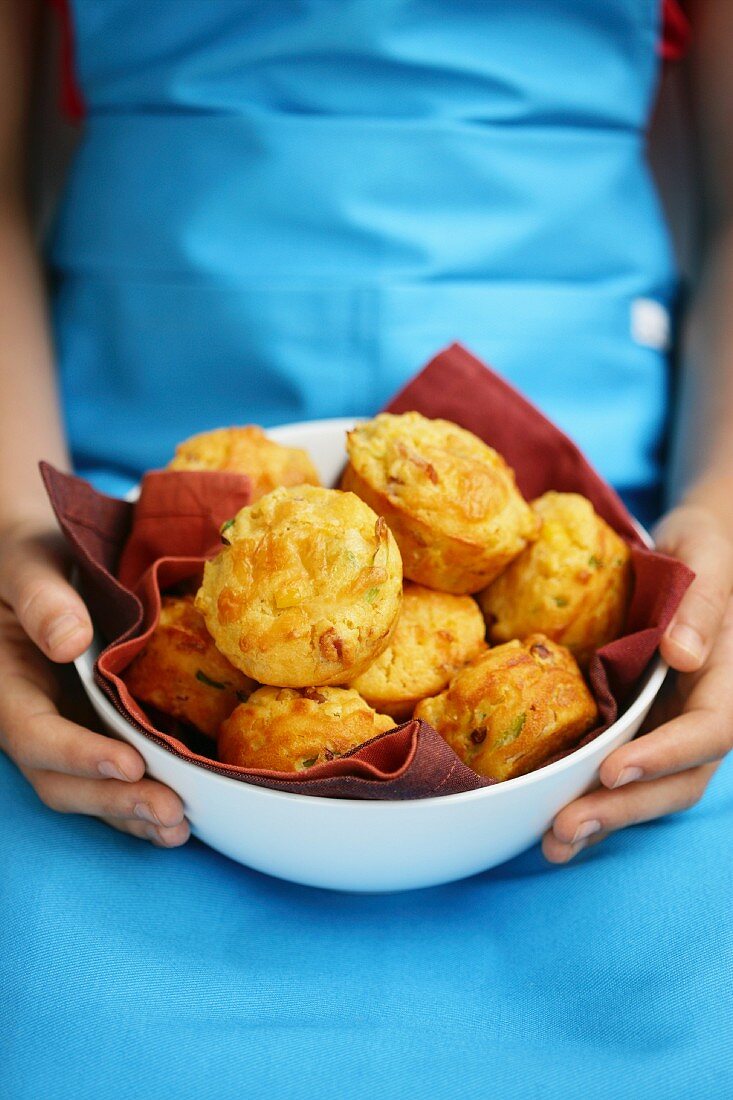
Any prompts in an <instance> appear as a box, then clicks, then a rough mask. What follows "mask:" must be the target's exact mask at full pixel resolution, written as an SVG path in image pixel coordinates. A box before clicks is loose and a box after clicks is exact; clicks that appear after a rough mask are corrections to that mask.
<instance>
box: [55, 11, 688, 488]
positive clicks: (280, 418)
mask: <svg viewBox="0 0 733 1100" xmlns="http://www.w3.org/2000/svg"><path fill="white" fill-rule="evenodd" d="M72 6H73V10H74V15H75V31H76V44H77V65H78V72H79V76H80V80H81V86H82V91H83V94H84V96H85V100H86V105H87V118H86V123H85V126H84V133H83V138H82V143H81V147H80V149H79V151H78V153H77V155H76V159H75V162H74V165H73V167H72V170H71V173H70V178H69V180H68V184H67V187H66V191H65V196H64V201H63V204H62V209H61V212H60V216H59V218H58V221H57V224H56V227H55V232H54V234H53V238H52V240H51V242H50V248H49V254H50V261H51V264H52V267H53V269H54V271H55V274H56V279H57V288H56V295H55V332H56V340H57V348H58V358H59V364H60V369H61V377H62V384H63V403H64V408H65V410H66V415H67V419H68V431H69V435H70V438H71V442H72V446H73V451H74V457H75V460H76V463H77V466H78V467H79V468H80V469H81V470H82V471H83V472H84V473H89V474H91V475H93V476H96V477H97V478H99V476H100V475H101V474H105V475H106V481H105V482H104V483H105V484H108V485H114V484H115V482H114V481H112V480H110V475H115V476H116V479H117V481H118V482H119V484H120V485H124V484H129V482H130V480H132V479H134V478H137V476H138V475H139V473H140V471H141V470H143V469H145V468H146V467H150V466H155V465H160V464H163V463H165V462H166V461H167V459H168V458H169V457H170V455H171V453H172V450H173V447H174V445H175V443H176V442H177V441H178V440H180V439H182V438H184V437H185V436H187V435H189V434H191V433H192V432H195V431H200V430H202V429H205V428H209V427H214V426H218V425H221V424H229V423H232V422H236V421H242V420H245V421H254V422H259V423H262V424H265V425H271V424H275V423H282V422H286V421H293V420H300V419H308V418H311V417H321V416H346V415H351V414H365V413H370V412H374V411H376V409H377V408H378V407H379V406H380V405H381V404H382V403H383V402H384V401H385V399H386V398H388V397H389V396H390V395H391V394H392V393H394V391H395V390H396V389H397V388H398V387H399V386H401V385H402V384H403V383H404V382H405V381H406V379H407V378H408V377H409V376H410V375H412V374H413V373H414V372H415V371H417V370H418V369H419V367H420V366H421V365H422V364H423V363H424V362H425V360H426V359H427V358H428V357H430V356H431V355H432V354H434V353H435V352H436V351H438V350H439V349H440V348H441V347H442V346H444V345H445V344H447V343H450V342H451V341H452V340H455V339H458V340H461V341H462V342H463V343H465V344H466V345H467V346H468V347H469V348H470V349H471V350H472V351H474V352H475V353H476V354H478V355H479V356H481V357H483V358H485V359H486V360H488V361H489V362H490V363H491V364H492V365H493V366H494V367H495V368H496V369H497V370H499V372H500V373H503V374H504V375H505V376H507V377H508V378H510V379H511V380H512V381H513V382H514V383H515V384H516V385H518V386H519V387H520V388H521V389H522V390H523V391H524V392H525V393H527V394H528V395H529V396H530V397H531V398H533V399H534V400H535V401H536V402H538V403H539V404H540V406H541V407H542V408H543V409H544V410H545V411H546V412H547V413H548V414H549V415H550V416H551V417H553V418H554V419H555V420H556V421H557V422H558V423H559V424H560V425H561V426H562V427H563V428H565V429H566V430H567V431H568V432H570V434H572V435H573V436H574V437H575V439H576V440H577V442H578V443H579V444H580V445H581V447H582V448H584V450H585V451H586V452H587V453H588V455H589V457H590V458H591V460H592V461H593V462H594V463H595V464H596V465H597V466H598V467H599V469H600V470H601V471H602V472H603V473H604V474H605V475H606V476H607V477H608V478H610V479H611V480H612V481H613V482H614V483H615V484H616V485H617V486H618V487H619V488H621V489H622V490H628V491H633V490H639V489H640V488H643V487H649V486H653V485H654V484H656V483H657V482H658V480H659V476H660V470H659V456H658V448H659V442H660V438H661V434H662V425H663V419H664V414H665V397H666V395H665V390H666V382H665V368H666V364H665V356H664V350H663V344H664V328H665V323H666V321H665V319H666V317H667V314H668V310H669V306H670V302H671V299H672V296H673V294H674V287H675V275H674V269H673V264H672V259H671V255H670V249H669V244H668V240H667V237H666V234H665V230H664V228H663V224H662V219H661V217H660V212H659V209H658V206H657V201H656V197H655V194H654V192H653V189H652V186H651V183H650V179H649V174H648V171H647V167H646V164H645V160H644V128H645V125H646V120H647V115H648V112H649V108H650V100H651V97H652V96H653V94H654V91H655V82H656V76H657V60H656V52H655V48H656V41H657V36H658V33H659V27H658V10H657V8H658V0H612V2H609V3H607V4H603V5H599V3H598V0H523V2H522V3H521V4H518V3H517V0H485V2H481V0H444V2H441V0H309V2H305V0H303V2H295V0H282V2H274V0H271V2H269V3H267V2H265V3H255V2H243V0H157V2H154V3H142V2H141V0H74V2H73V5H72ZM640 310H641V313H639V311H640ZM644 311H646V313H645V312H644ZM650 311H651V316H652V319H653V318H654V317H657V322H658V323H657V324H656V326H655V324H652V325H649V324H645V323H644V317H645V316H647V315H649V314H650ZM639 316H640V317H641V324H640V323H639ZM660 318H661V327H660Z"/></svg>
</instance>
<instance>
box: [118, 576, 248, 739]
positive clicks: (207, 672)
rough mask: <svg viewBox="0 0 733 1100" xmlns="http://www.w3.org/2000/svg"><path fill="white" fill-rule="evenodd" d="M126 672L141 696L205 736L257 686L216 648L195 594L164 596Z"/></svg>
mask: <svg viewBox="0 0 733 1100" xmlns="http://www.w3.org/2000/svg"><path fill="white" fill-rule="evenodd" d="M124 678H125V683H126V684H127V687H128V689H129V691H130V693H131V694H132V695H133V696H134V697H135V698H136V699H138V700H139V701H140V702H142V703H148V704H150V705H151V706H154V707H157V709H158V710H160V711H162V712H163V713H164V714H170V715H172V716H173V717H174V718H179V719H182V720H183V721H186V722H189V723H190V724H191V725H192V726H195V727H196V729H198V730H200V731H201V732H202V733H205V734H207V735H208V736H209V737H216V735H217V733H218V732H219V726H220V725H221V723H222V722H223V720H224V719H225V718H226V717H227V716H228V715H229V714H231V712H232V710H233V709H234V707H236V706H237V705H238V704H239V703H241V702H243V701H244V700H245V699H246V698H247V696H248V695H249V694H250V692H252V691H253V690H254V689H255V687H256V686H257V685H256V684H255V683H254V681H253V680H251V679H250V678H249V677H247V676H245V675H244V674H243V673H242V672H240V671H239V670H238V669H236V668H234V667H233V665H231V664H230V662H229V661H228V660H227V659H226V657H224V656H223V655H222V654H221V653H219V651H218V649H217V648H216V646H215V645H214V639H213V638H212V637H211V635H210V634H209V632H208V630H207V629H206V624H205V623H204V620H203V616H202V615H201V613H200V612H199V611H197V610H196V608H195V607H194V605H193V596H163V599H162V605H161V609H160V617H159V619H158V623H157V625H156V627H155V630H154V631H153V633H152V634H151V636H150V638H149V640H148V642H147V645H146V646H145V648H144V649H143V650H142V652H141V653H139V654H138V655H137V657H136V658H135V659H134V661H132V663H131V664H130V665H129V666H128V668H127V670H126V671H125V674H124Z"/></svg>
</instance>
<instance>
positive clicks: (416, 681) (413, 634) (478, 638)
mask: <svg viewBox="0 0 733 1100" xmlns="http://www.w3.org/2000/svg"><path fill="white" fill-rule="evenodd" d="M484 633H485V627H484V618H483V615H482V614H481V610H480V608H479V606H478V604H477V603H476V601H475V600H474V599H472V598H471V596H454V595H452V594H450V593H448V592H434V591H433V590H432V589H430V588H423V586H422V585H420V584H411V583H410V582H409V581H408V582H407V583H406V584H405V587H404V591H403V594H402V610H401V611H400V617H399V619H398V620H397V627H396V629H395V632H394V634H393V635H392V641H391V642H390V643H389V645H388V646H387V648H386V649H385V651H384V653H382V655H381V656H380V657H377V659H376V661H375V662H374V664H372V665H370V666H369V668H368V669H367V670H366V672H362V674H361V676H359V678H358V679H357V680H354V681H353V682H352V684H351V686H352V687H353V688H356V690H357V691H358V692H359V694H360V695H361V696H363V698H364V699H366V701H367V703H369V706H371V707H374V709H375V710H378V711H380V713H382V714H391V715H392V717H393V718H396V719H397V720H398V721H404V720H405V719H406V718H409V717H410V715H411V714H412V712H413V710H414V709H415V706H416V704H417V703H419V702H420V700H421V699H425V698H426V696H428V695H437V693H438V692H439V691H442V690H443V688H445V687H447V685H448V681H449V680H450V678H451V676H452V675H453V674H454V672H456V671H457V670H458V669H459V668H460V667H461V665H464V664H465V663H466V662H467V661H470V660H471V658H472V657H475V656H476V655H477V654H478V653H480V652H481V651H482V650H483V649H485V648H486V643H485V641H484Z"/></svg>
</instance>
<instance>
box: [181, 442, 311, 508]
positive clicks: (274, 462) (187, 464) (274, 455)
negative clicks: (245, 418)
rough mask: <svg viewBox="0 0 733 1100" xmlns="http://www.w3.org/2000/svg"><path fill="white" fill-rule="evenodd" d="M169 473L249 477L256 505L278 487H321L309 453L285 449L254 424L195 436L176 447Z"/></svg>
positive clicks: (294, 448) (290, 448) (289, 448)
mask: <svg viewBox="0 0 733 1100" xmlns="http://www.w3.org/2000/svg"><path fill="white" fill-rule="evenodd" d="M168 469H169V470H230V471H232V472H233V473H239V474H247V476H248V477H249V479H250V481H251V485H252V500H251V502H250V503H254V502H255V501H256V500H259V499H260V497H263V496H265V494H266V493H270V492H272V490H273V489H276V488H277V487H278V486H279V485H285V486H288V485H320V484H321V482H320V479H319V477H318V473H317V472H316V468H315V466H314V465H313V463H312V462H311V460H310V457H309V456H308V454H307V452H306V451H302V450H300V448H298V447H283V446H282V444H280V443H275V441H274V440H273V439H268V438H267V436H266V435H265V433H264V432H263V431H262V429H261V428H258V427H256V426H255V425H253V424H250V425H248V426H247V427H245V428H216V429H215V430H214V431H211V432H202V433H201V434H200V435H192V436H191V438H190V439H185V440H184V441H183V443H179V444H178V446H177V447H176V453H175V457H174V458H173V459H172V460H171V461H170V462H169V463H168Z"/></svg>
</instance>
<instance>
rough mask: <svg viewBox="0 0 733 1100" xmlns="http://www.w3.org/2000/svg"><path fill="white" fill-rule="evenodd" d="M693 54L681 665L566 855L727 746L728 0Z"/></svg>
mask: <svg viewBox="0 0 733 1100" xmlns="http://www.w3.org/2000/svg"><path fill="white" fill-rule="evenodd" d="M695 14H696V16H697V17H698V19H699V22H698V28H697V41H696V47H695V50H694V53H693V56H692V58H691V77H692V90H693V96H694V104H695V114H696V125H697V137H698V141H699V148H700V154H701V156H700V159H701V166H702V168H703V170H704V177H705V179H704V183H705V192H706V195H705V197H706V203H707V214H708V217H707V225H706V229H707V247H706V250H705V255H704V257H703V271H702V277H701V279H700V287H699V292H698V294H697V297H696V299H695V301H694V303H693V307H692V310H691V313H690V317H689V322H688V330H689V331H688V344H689V348H688V354H687V356H686V361H685V377H684V378H683V382H682V387H681V394H680V401H679V411H678V415H677V418H676V422H675V432H674V441H673V442H674V447H673V455H674V458H673V473H674V482H675V483H676V494H675V495H676V499H677V501H678V503H677V504H676V506H675V507H674V508H673V509H672V511H670V512H669V513H668V514H667V515H666V516H665V517H664V518H663V519H662V521H661V522H660V524H659V525H658V527H657V530H656V532H655V537H656V541H657V545H658V546H659V548H660V549H661V550H664V551H666V552H667V553H669V554H672V555H674V556H675V557H678V558H681V559H682V560H683V561H685V562H687V564H688V565H690V566H691V568H692V569H693V570H694V571H695V573H696V574H697V576H696V579H695V581H694V582H693V584H692V585H691V587H690V589H689V591H688V592H687V594H686V596H685V598H684V600H683V602H682V604H681V605H680V608H679V610H678V612H677V614H676V616H675V619H674V621H673V622H672V623H671V624H670V627H669V629H668V630H667V632H666V635H665V637H664V639H663V641H662V646H661V651H662V655H663V656H664V657H665V659H666V660H667V661H668V662H669V664H670V665H671V667H672V669H674V670H676V671H677V676H676V678H675V680H674V682H673V693H668V694H667V696H666V697H665V699H664V700H663V701H661V702H660V703H659V704H658V705H657V706H656V707H655V708H654V710H653V712H652V715H651V716H650V721H649V722H648V723H647V728H648V729H649V730H650V731H651V732H648V733H647V734H646V735H645V736H643V737H640V738H637V739H636V740H635V741H632V742H630V743H629V744H628V745H624V746H622V747H621V748H620V749H617V750H616V751H615V752H613V753H611V755H610V756H609V757H608V758H607V759H606V760H605V761H604V763H603V765H602V767H601V774H600V778H601V784H602V785H601V787H600V789H599V790H597V791H594V792H593V793H591V794H589V795H586V796H584V797H583V798H580V799H578V800H577V801H575V802H573V803H571V804H570V805H569V806H566V807H565V809H563V810H562V811H561V812H560V813H559V814H558V816H557V818H556V819H555V821H554V823H553V826H552V829H551V830H550V831H549V832H548V833H547V834H546V835H545V838H544V841H543V850H544V852H545V855H546V856H547V858H548V859H549V860H550V861H552V862H555V863H565V862H567V861H568V860H569V859H572V857H573V856H574V855H576V854H577V852H578V851H580V850H581V849H582V848H584V847H586V846H587V845H589V844H595V843H597V842H598V841H600V840H603V839H604V838H605V837H606V836H608V834H609V833H611V832H614V831H615V830H616V829H620V828H623V827H624V826H626V825H630V824H634V823H636V822H640V821H649V820H651V819H653V818H655V817H660V816H662V815H664V814H668V813H673V812H675V811H677V810H682V809H686V808H688V807H689V806H692V805H694V803H696V802H697V801H698V800H699V799H700V798H701V797H702V795H703V793H704V791H705V789H706V787H707V784H708V782H709V781H710V778H711V776H712V775H713V773H714V772H715V770H716V769H717V767H718V764H719V763H720V761H721V759H722V758H723V757H724V756H725V755H726V753H727V752H729V751H730V749H731V748H732V747H733V684H732V683H731V676H730V670H731V668H732V667H733V601H732V600H731V588H732V586H733V309H732V308H731V307H732V306H733V5H731V4H727V3H726V4H721V3H717V2H716V0H712V2H711V0H703V2H700V3H698V5H697V7H696V9H695Z"/></svg>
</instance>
